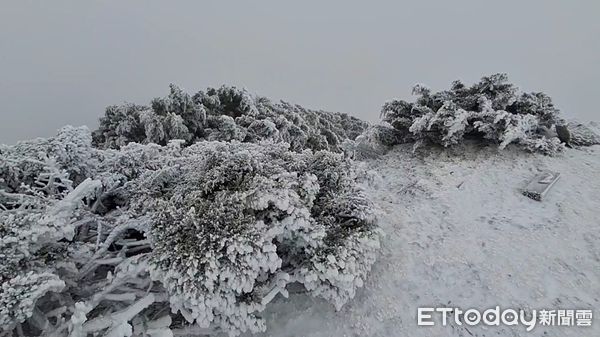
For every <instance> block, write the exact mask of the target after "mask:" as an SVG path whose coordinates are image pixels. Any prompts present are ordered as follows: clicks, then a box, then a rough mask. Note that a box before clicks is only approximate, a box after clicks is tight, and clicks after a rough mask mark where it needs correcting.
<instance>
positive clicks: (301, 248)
mask: <svg viewBox="0 0 600 337" xmlns="http://www.w3.org/2000/svg"><path fill="white" fill-rule="evenodd" d="M232 101H234V100H232ZM228 104H229V103H228ZM221 116H224V117H230V118H233V117H231V116H225V115H221ZM269 122H270V121H268V120H258V121H254V122H253V123H255V124H254V126H253V127H251V128H248V130H251V131H249V132H254V133H255V134H268V133H269V132H272V131H275V133H276V132H281V131H280V130H279V129H277V130H274V129H273V128H272V125H271V124H270V123H269ZM273 123H275V122H273ZM91 141H92V140H91V136H90V133H89V131H88V130H86V129H75V128H66V129H63V130H61V131H60V132H59V135H58V136H56V137H53V138H50V139H46V140H43V139H38V140H35V141H31V142H23V143H19V144H17V145H14V146H2V147H1V148H0V179H1V180H0V210H1V211H0V258H1V259H2V263H0V325H1V328H2V330H4V331H6V332H7V333H10V331H13V330H14V333H15V334H23V335H26V336H38V335H41V336H64V335H69V336H76V337H77V336H79V337H84V336H88V335H107V336H131V335H135V336H143V335H148V336H171V335H177V334H195V335H200V334H206V333H208V334H210V333H213V332H217V331H221V332H227V333H229V334H237V333H239V332H241V331H262V330H264V329H265V323H264V321H263V319H262V318H261V317H260V312H261V311H262V310H263V309H264V307H265V306H266V305H267V304H268V303H269V302H270V301H272V300H273V298H274V297H275V296H276V295H277V294H283V295H284V296H287V290H286V287H287V286H288V285H289V284H291V283H297V284H301V285H303V286H304V287H305V288H306V289H307V291H308V293H309V294H312V295H314V296H320V297H323V298H325V299H327V300H328V301H330V302H331V303H332V304H333V305H334V306H335V307H337V308H339V307H340V306H341V305H343V304H344V303H345V302H347V301H348V300H349V299H351V298H352V297H353V296H354V294H355V291H356V289H357V288H359V287H361V286H362V284H363V282H364V280H365V278H366V277H367V275H368V272H369V270H370V268H371V265H372V264H373V262H374V260H375V256H376V252H377V251H378V248H379V231H378V229H377V227H376V223H375V219H374V216H373V209H372V205H371V204H370V202H369V201H368V199H367V198H366V196H365V195H364V194H363V193H362V192H361V190H360V188H359V187H358V186H357V184H356V181H355V173H354V170H353V166H352V164H351V162H349V161H348V160H347V159H345V158H344V157H343V155H342V154H336V153H332V152H329V151H316V152H313V151H311V150H304V151H291V150H290V148H289V145H288V144H286V143H284V142H272V141H269V142H266V143H240V142H236V141H234V142H218V141H204V142H198V143H195V144H192V145H189V146H182V145H184V144H185V140H181V141H177V140H172V141H169V142H168V143H167V144H166V145H164V146H162V145H158V144H138V143H130V144H128V145H125V146H121V147H120V148H119V149H104V150H103V149H97V148H93V147H92V146H91ZM186 145H187V144H186ZM169 309H170V310H169Z"/></svg>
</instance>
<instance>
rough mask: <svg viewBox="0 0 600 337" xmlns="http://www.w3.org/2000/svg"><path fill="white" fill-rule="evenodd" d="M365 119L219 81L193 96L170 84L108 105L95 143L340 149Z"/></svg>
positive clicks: (107, 145)
mask: <svg viewBox="0 0 600 337" xmlns="http://www.w3.org/2000/svg"><path fill="white" fill-rule="evenodd" d="M366 127H367V123H365V122H363V121H361V120H359V119H357V118H354V117H350V116H348V115H347V114H343V113H331V112H326V111H315V110H309V109H305V108H303V107H301V106H299V105H292V104H289V103H286V102H280V103H274V102H271V101H270V100H269V99H267V98H264V97H259V96H255V95H251V94H250V93H248V92H247V91H246V90H242V89H237V88H235V87H228V86H223V87H221V88H218V89H215V88H209V89H207V90H206V91H205V92H204V91H200V92H198V93H196V94H194V95H193V96H190V95H188V94H187V93H185V92H183V91H182V90H181V89H180V88H178V87H177V86H175V85H171V92H170V94H169V95H168V96H167V97H165V98H156V99H154V100H153V101H152V102H151V104H150V106H139V105H134V104H125V105H121V106H110V107H108V108H107V109H106V113H105V116H104V117H102V118H100V127H99V128H98V130H96V131H95V132H94V144H96V145H97V146H98V147H101V148H119V147H121V146H124V145H126V144H127V143H129V142H137V143H156V144H159V145H166V144H167V143H168V142H169V140H172V139H183V140H185V141H186V144H188V145H189V144H192V143H194V142H196V141H198V140H221V141H230V140H238V141H241V142H251V143H255V142H259V141H262V140H272V141H275V142H287V143H289V144H290V145H291V149H293V150H294V151H301V150H303V149H306V148H310V149H312V150H329V151H334V152H340V151H341V147H340V146H341V144H342V142H343V141H344V140H346V139H351V140H352V139H355V138H356V137H357V136H358V135H359V134H361V133H362V132H363V131H364V129H365V128H366Z"/></svg>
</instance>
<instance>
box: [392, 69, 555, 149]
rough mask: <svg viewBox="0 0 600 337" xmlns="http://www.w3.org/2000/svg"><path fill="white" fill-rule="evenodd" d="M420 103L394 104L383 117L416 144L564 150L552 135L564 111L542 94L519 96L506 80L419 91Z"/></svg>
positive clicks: (497, 76)
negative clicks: (470, 143) (470, 140)
mask: <svg viewBox="0 0 600 337" xmlns="http://www.w3.org/2000/svg"><path fill="white" fill-rule="evenodd" d="M413 94H415V95H417V99H416V100H415V102H407V101H404V100H393V101H390V102H387V103H385V104H384V106H383V108H382V117H383V120H384V121H385V122H388V123H390V124H391V125H392V126H393V127H394V128H396V129H398V130H400V131H403V132H406V133H408V134H410V135H411V137H412V140H413V141H416V142H417V145H419V144H421V143H424V142H426V143H433V144H440V145H443V146H452V145H455V144H458V143H461V142H462V141H463V140H464V139H467V138H474V139H478V140H481V141H485V142H489V143H493V144H498V145H499V147H500V148H501V149H503V148H505V147H506V146H507V145H509V144H516V145H518V146H520V147H522V148H524V149H526V150H529V151H533V152H541V153H545V154H554V153H556V152H558V151H561V150H562V149H563V145H562V144H561V143H560V141H559V140H558V139H557V138H554V137H548V136H546V134H547V132H546V131H547V129H549V128H550V127H552V126H553V125H554V124H555V123H556V122H557V118H558V114H559V111H558V109H557V108H556V107H554V105H553V104H552V100H551V99H550V97H549V96H547V95H546V94H544V93H541V92H534V93H519V91H518V90H517V87H515V86H514V85H513V84H511V83H509V82H508V77H507V76H506V74H494V75H491V76H487V77H483V78H482V79H481V81H479V82H478V83H475V84H473V85H472V86H466V85H465V84H463V83H462V82H460V81H454V82H453V83H452V86H451V88H450V89H449V90H444V91H440V92H432V91H431V90H430V89H429V88H427V87H425V86H423V85H416V86H415V87H414V88H413Z"/></svg>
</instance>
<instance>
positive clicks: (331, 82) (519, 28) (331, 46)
mask: <svg viewBox="0 0 600 337" xmlns="http://www.w3.org/2000/svg"><path fill="white" fill-rule="evenodd" d="M599 17H600V1H598V0H588V1H579V0H503V1H493V2H492V1H482V0H472V1H471V0H469V1H467V0H454V1H360V2H354V1H294V2H285V1H274V0H270V1H244V2H242V1H239V2H234V1H211V2H208V1H147V0H145V1H102V2H101V1H27V0H19V1H17V0H15V1H5V0H0V143H14V142H16V141H17V140H21V139H29V138H34V137H38V136H41V137H47V136H51V135H53V134H54V133H55V131H56V130H57V129H58V128H60V127H61V126H62V125H65V124H72V125H84V124H85V125H88V126H90V128H94V127H96V125H97V118H98V117H99V116H100V115H102V114H103V113H104V108H105V107H106V106H107V105H110V104H119V103H122V102H124V101H127V102H135V103H139V104H146V103H148V102H149V100H150V99H151V98H152V97H157V96H164V95H166V94H167V93H168V84H169V83H175V84H178V85H180V86H181V87H183V88H185V89H186V90H188V91H189V92H196V91H197V90H200V89H205V88H206V87H207V86H220V85H222V84H231V85H236V86H241V87H246V88H248V90H249V91H250V92H253V93H257V94H260V95H264V96H267V97H270V98H272V99H275V100H278V99H284V100H286V101H290V102H293V103H298V104H301V105H303V106H306V107H309V108H317V109H323V110H329V111H343V112H348V113H350V114H352V115H355V116H357V117H360V118H363V119H367V120H370V121H376V120H378V118H379V111H380V107H381V105H382V104H383V103H384V102H385V101H386V100H389V99H392V98H405V99H410V98H411V97H410V91H411V87H412V85H413V84H415V83H424V84H427V85H429V86H430V87H432V89H434V90H440V89H445V88H447V87H449V85H450V82H451V81H452V80H454V79H462V80H463V81H465V82H468V83H470V82H472V81H475V80H477V79H479V78H480V77H481V76H482V75H487V74H491V73H495V72H507V73H508V74H509V76H510V79H511V80H512V81H513V82H514V83H516V84H517V85H518V86H519V87H520V88H521V89H522V90H525V91H545V92H546V93H548V94H549V95H550V96H551V97H552V98H553V99H554V102H555V104H556V105H557V106H558V107H559V108H560V109H561V110H562V111H563V113H565V114H566V115H567V116H569V117H576V118H579V119H581V120H592V119H593V120H600V115H599V113H598V112H599V110H597V103H596V100H597V97H596V96H597V95H598V94H599V91H600V90H599V88H600V85H599V84H598V83H599V80H600V66H599V61H600V19H599Z"/></svg>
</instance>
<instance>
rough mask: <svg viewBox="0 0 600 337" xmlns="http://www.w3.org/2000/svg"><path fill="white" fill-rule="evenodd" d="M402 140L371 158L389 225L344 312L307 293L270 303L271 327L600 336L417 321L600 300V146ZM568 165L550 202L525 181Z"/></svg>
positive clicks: (374, 190)
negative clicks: (431, 310)
mask: <svg viewBox="0 0 600 337" xmlns="http://www.w3.org/2000/svg"><path fill="white" fill-rule="evenodd" d="M410 149H411V147H410V146H409V145H407V146H399V147H397V148H395V149H394V150H392V151H391V152H389V153H388V154H386V155H385V156H383V157H381V158H379V159H376V160H372V161H369V162H367V163H365V165H366V166H367V168H368V169H370V170H372V171H371V173H372V174H371V176H370V177H371V178H372V179H371V180H372V182H371V184H370V187H369V192H370V194H371V196H372V198H373V200H374V201H375V202H376V204H377V206H378V208H379V210H380V221H381V223H382V226H383V229H384V231H385V232H386V238H385V241H384V249H383V253H382V256H381V257H380V260H379V261H378V262H377V263H376V264H375V266H374V269H373V272H372V274H371V276H370V278H369V279H368V281H367V282H366V284H365V287H364V289H362V290H361V291H360V292H359V294H358V295H357V297H356V298H355V299H354V300H353V301H351V302H350V303H348V304H347V305H346V306H345V307H344V308H342V310H341V311H339V312H335V310H334V309H333V307H331V306H330V305H328V304H327V303H324V302H322V301H319V300H318V299H311V298H308V297H307V296H304V295H302V294H297V295H292V296H294V298H293V300H286V299H283V298H281V299H279V300H278V301H276V302H275V303H272V305H271V306H270V307H269V308H268V309H267V312H266V313H265V315H266V318H267V322H268V328H267V333H266V334H265V335H266V336H315V337H316V336H324V337H325V336H578V337H581V336H584V337H585V336H590V337H592V336H600V319H598V315H600V312H598V311H597V310H596V311H595V312H594V315H595V316H594V323H593V325H592V327H591V328H590V327H587V328H585V327H567V328H559V327H544V326H539V325H538V326H537V327H536V328H535V329H534V330H533V331H532V332H530V333H528V332H526V331H525V327H524V326H522V325H520V326H513V327H507V326H500V327H487V328H486V327H484V326H475V327H468V328H466V327H465V325H463V326H457V325H455V324H453V325H452V326H446V327H443V326H440V325H439V324H438V325H437V326H435V327H419V326H417V324H416V321H417V320H416V313H417V307H419V306H433V307H440V306H456V307H459V308H462V309H469V308H477V309H480V310H484V309H486V308H490V307H494V306H496V305H499V306H500V307H501V308H514V309H519V308H529V309H598V308H600V147H599V146H595V147H592V148H587V149H584V150H567V151H566V152H565V153H564V154H563V155H561V156H559V157H555V158H552V157H545V156H538V155H530V154H527V153H523V152H519V151H516V150H513V149H507V150H504V151H502V152H498V151H497V150H495V149H491V148H478V147H476V146H467V148H462V149H455V150H444V151H443V150H434V151H433V153H429V154H427V155H419V154H412V153H411V151H410ZM539 169H551V170H554V171H558V172H561V173H562V177H561V179H560V180H559V182H558V183H557V184H556V185H555V186H554V188H553V189H552V191H551V192H550V194H549V195H548V197H547V199H546V200H545V201H544V202H536V201H533V200H530V199H528V198H526V197H524V196H522V195H521V193H520V190H519V188H521V187H524V186H525V185H526V183H527V182H528V180H529V179H530V178H531V177H533V176H534V175H535V173H537V172H538V170H539Z"/></svg>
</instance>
